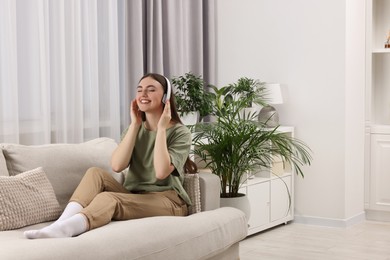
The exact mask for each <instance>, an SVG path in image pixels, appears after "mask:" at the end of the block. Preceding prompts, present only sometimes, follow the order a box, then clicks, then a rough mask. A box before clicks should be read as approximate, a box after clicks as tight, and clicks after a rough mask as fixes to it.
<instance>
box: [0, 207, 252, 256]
mask: <svg viewBox="0 0 390 260" xmlns="http://www.w3.org/2000/svg"><path fill="white" fill-rule="evenodd" d="M45 225H47V224H45ZM43 226H44V224H38V225H36V226H34V227H25V228H22V229H19V230H12V231H5V232H0V245H1V250H0V259H7V260H19V259H29V260H35V259H36V260H46V259H47V260H51V259H56V260H62V259H64V260H68V259H94V260H100V259H102V260H103V259H128V260H132V259H134V260H135V259H137V260H154V259H161V260H165V259H170V260H176V259H177V260H179V259H180V260H183V259H187V260H199V259H209V258H212V257H213V256H215V255H218V254H220V253H222V252H223V251H225V250H226V249H228V248H230V247H231V246H232V245H234V244H236V243H237V242H238V241H240V240H241V239H243V238H245V237H246V235H247V230H248V229H247V221H246V217H245V214H244V213H243V212H241V211H240V210H238V209H235V208H219V209H216V210H211V211H206V212H200V213H198V214H193V215H190V216H187V217H151V218H142V219H135V220H128V221H113V222H111V223H109V224H108V225H105V226H103V227H100V228H97V229H93V230H91V231H88V232H86V233H84V234H81V235H79V236H77V237H73V238H56V239H35V240H28V239H25V238H24V237H23V231H25V230H27V229H36V228H41V227H43ZM21 249H22V250H21ZM222 259H233V258H222ZM234 259H237V258H234Z"/></svg>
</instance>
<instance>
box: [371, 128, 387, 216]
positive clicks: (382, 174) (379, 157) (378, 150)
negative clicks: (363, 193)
mask: <svg viewBox="0 0 390 260" xmlns="http://www.w3.org/2000/svg"><path fill="white" fill-rule="evenodd" d="M371 156H372V159H371V175H370V194H369V198H370V200H369V209H372V210H383V211H390V172H389V169H390V135H388V134H387V135H385V134H373V135H371Z"/></svg>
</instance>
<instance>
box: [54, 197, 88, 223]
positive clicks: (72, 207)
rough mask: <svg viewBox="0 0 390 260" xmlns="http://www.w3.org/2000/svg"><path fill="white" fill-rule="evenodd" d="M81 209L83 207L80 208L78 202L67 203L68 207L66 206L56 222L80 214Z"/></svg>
mask: <svg viewBox="0 0 390 260" xmlns="http://www.w3.org/2000/svg"><path fill="white" fill-rule="evenodd" d="M82 209H83V206H81V205H80V204H79V203H78V202H74V201H71V202H69V203H68V205H66V207H65V209H64V212H62V214H61V216H60V217H59V218H58V219H57V221H62V220H65V219H68V218H70V217H72V216H74V215H76V214H77V213H80V211H81V210H82ZM57 221H56V222H57Z"/></svg>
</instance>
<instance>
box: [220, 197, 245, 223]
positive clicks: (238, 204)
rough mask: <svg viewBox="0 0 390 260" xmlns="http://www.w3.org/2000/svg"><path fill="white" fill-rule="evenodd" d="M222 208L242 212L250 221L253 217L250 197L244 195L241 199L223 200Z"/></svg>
mask: <svg viewBox="0 0 390 260" xmlns="http://www.w3.org/2000/svg"><path fill="white" fill-rule="evenodd" d="M220 202H221V207H233V208H236V209H239V210H241V211H242V212H244V213H245V215H246V220H247V221H248V220H249V218H250V216H251V205H250V203H249V199H248V196H246V195H244V196H241V197H233V198H221V201H220Z"/></svg>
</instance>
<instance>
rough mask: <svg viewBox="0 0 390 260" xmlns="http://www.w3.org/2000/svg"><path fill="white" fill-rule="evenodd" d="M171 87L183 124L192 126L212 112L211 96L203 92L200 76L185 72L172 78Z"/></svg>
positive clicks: (203, 87)
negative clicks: (172, 87)
mask: <svg viewBox="0 0 390 260" xmlns="http://www.w3.org/2000/svg"><path fill="white" fill-rule="evenodd" d="M172 85H173V86H174V89H175V98H176V106H177V110H178V112H179V115H180V117H181V119H182V121H183V123H184V124H186V125H194V124H196V123H198V122H199V121H201V119H202V118H203V117H205V116H207V115H209V114H210V113H211V112H212V100H213V94H212V93H210V92H208V91H206V90H205V86H204V85H205V84H204V81H203V78H202V77H201V76H197V75H195V74H193V73H192V72H187V73H185V74H184V75H182V76H178V77H174V78H173V79H172ZM188 118H193V119H188Z"/></svg>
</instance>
